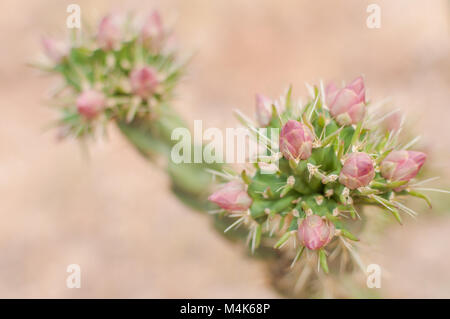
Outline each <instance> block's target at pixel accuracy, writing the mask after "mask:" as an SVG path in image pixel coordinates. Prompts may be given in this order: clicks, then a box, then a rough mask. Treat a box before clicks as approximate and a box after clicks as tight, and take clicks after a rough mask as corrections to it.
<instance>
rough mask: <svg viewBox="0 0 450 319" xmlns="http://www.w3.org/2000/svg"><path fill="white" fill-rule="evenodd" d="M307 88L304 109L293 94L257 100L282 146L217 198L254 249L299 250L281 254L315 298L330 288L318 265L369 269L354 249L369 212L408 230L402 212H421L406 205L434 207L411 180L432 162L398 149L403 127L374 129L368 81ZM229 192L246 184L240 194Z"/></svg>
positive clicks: (275, 145) (262, 119)
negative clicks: (420, 202) (408, 201)
mask: <svg viewBox="0 0 450 319" xmlns="http://www.w3.org/2000/svg"><path fill="white" fill-rule="evenodd" d="M309 89H310V93H311V100H310V101H308V103H306V105H304V106H301V105H294V103H293V101H292V97H291V89H289V90H288V92H287V94H286V96H283V97H282V99H281V102H280V101H270V100H268V99H267V98H266V97H263V96H262V95H258V96H257V99H256V112H257V115H256V118H257V122H258V123H259V127H266V128H276V129H279V130H280V133H279V140H278V141H276V140H275V141H273V140H272V142H268V144H267V148H268V151H269V152H271V154H270V156H260V157H259V158H258V159H257V161H256V162H257V163H256V164H255V165H254V168H253V169H252V170H243V171H242V173H241V174H240V176H239V175H237V176H234V177H232V181H230V182H229V183H228V184H226V185H225V187H223V188H222V189H219V190H218V191H217V192H216V193H214V194H212V195H211V196H210V200H211V201H212V202H214V203H216V204H217V205H218V206H220V207H221V208H222V209H223V212H222V213H223V214H225V215H226V216H232V217H235V218H237V219H236V222H235V223H234V224H233V227H238V226H241V225H245V226H246V227H247V228H248V230H249V235H248V242H249V246H250V247H251V249H252V250H253V251H254V250H255V249H256V248H257V247H258V246H260V245H265V246H267V245H268V244H270V245H272V246H273V247H274V248H275V249H280V248H283V247H291V248H288V249H283V250H282V252H283V253H282V254H284V255H288V256H291V261H292V264H291V268H294V269H295V268H296V264H300V266H299V268H298V269H299V270H300V272H301V274H300V275H299V277H300V278H299V279H298V281H297V279H295V281H297V286H299V285H300V286H302V287H303V288H305V289H307V288H308V287H309V288H311V289H313V288H314V286H316V287H315V288H316V290H317V289H318V288H317V285H316V284H314V279H320V278H322V280H325V281H326V280H327V279H323V275H321V274H320V271H319V270H318V269H317V267H319V265H320V267H319V269H320V268H321V269H322V271H323V272H324V273H329V272H331V273H332V274H331V275H336V274H337V273H338V269H341V270H342V269H344V270H346V269H347V270H348V269H353V268H355V267H354V265H358V264H359V265H360V266H361V261H360V259H359V257H358V255H357V252H356V250H355V248H354V247H353V243H354V242H355V241H358V238H357V236H356V232H359V230H358V228H360V227H358V220H359V219H362V218H364V216H363V215H362V213H363V212H362V209H363V208H364V207H365V206H367V205H376V206H378V207H380V208H381V209H382V211H384V212H386V213H388V214H390V215H392V216H393V217H394V218H395V219H396V220H397V221H398V222H399V223H401V222H402V217H401V215H402V213H407V214H411V215H415V214H416V213H415V212H414V211H413V210H412V209H410V208H408V207H406V206H405V205H404V204H403V203H402V202H401V201H402V200H401V198H402V197H404V196H408V195H410V196H416V197H420V198H422V199H425V200H426V201H427V203H428V204H430V202H429V200H428V198H427V197H426V196H425V195H424V194H422V193H420V192H419V191H418V190H417V189H415V186H414V182H412V181H413V179H414V178H415V177H416V175H417V173H418V172H419V170H420V168H421V167H422V165H423V164H424V162H425V159H426V155H425V154H424V153H421V152H416V151H409V150H407V148H408V147H409V146H408V145H406V147H402V146H400V145H399V132H400V129H399V127H395V128H393V129H391V130H386V129H384V128H383V126H381V125H374V123H377V121H379V119H376V118H375V117H374V116H373V115H372V114H370V113H369V112H368V110H370V105H369V103H367V102H366V99H365V87H364V82H363V79H362V78H361V77H359V78H357V79H355V80H354V81H353V82H351V83H350V84H349V85H347V86H345V87H344V88H338V87H337V86H335V85H334V84H330V85H328V87H327V88H326V90H325V89H324V87H323V85H321V86H319V87H315V88H312V87H309ZM239 117H240V120H241V121H242V122H243V123H244V125H246V126H247V127H248V128H249V129H250V131H251V132H260V130H258V127H257V125H255V124H254V123H253V122H252V121H251V120H249V119H248V118H246V117H245V116H242V115H240V116H239ZM258 134H261V133H256V137H257V138H261V136H258ZM264 138H265V139H266V140H270V139H269V138H268V137H267V136H266V137H264ZM263 153H265V154H267V152H263ZM267 158H271V159H272V162H269V163H268V162H267ZM261 163H263V164H264V165H260V164H261ZM268 164H269V165H270V164H272V165H276V167H277V169H276V170H275V172H274V173H273V174H265V173H264V172H263V171H262V169H261V167H265V166H267V165H268ZM230 185H241V186H239V190H238V191H237V190H236V188H235V187H231V186H230ZM244 185H245V186H246V190H245V188H244ZM380 214H382V212H380ZM360 224H363V222H360ZM288 243H291V245H288ZM305 252H306V256H305ZM348 256H352V258H351V259H347V257H348ZM329 265H331V267H329ZM316 266H317V267H316ZM316 269H317V270H316ZM283 271H286V272H288V270H283ZM364 271H365V270H364ZM286 275H287V276H288V274H286ZM278 276H280V274H278ZM327 277H328V278H329V277H330V276H327ZM280 278H281V277H279V278H278V280H279V279H280ZM336 278H338V277H336ZM311 279H312V281H311ZM295 281H294V282H295ZM291 284H292V286H293V285H294V284H293V283H291ZM322 288H323V287H322ZM313 295H314V293H313V292H310V293H308V294H307V296H313Z"/></svg>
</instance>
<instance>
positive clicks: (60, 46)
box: [42, 38, 69, 63]
mask: <svg viewBox="0 0 450 319" xmlns="http://www.w3.org/2000/svg"><path fill="white" fill-rule="evenodd" d="M42 46H43V47H44V51H45V54H46V55H47V56H48V57H49V59H50V60H52V61H53V62H55V63H59V62H61V61H62V59H63V58H64V57H66V56H67V54H68V53H69V48H68V46H67V45H66V44H65V43H64V42H61V41H56V40H54V39H51V38H42Z"/></svg>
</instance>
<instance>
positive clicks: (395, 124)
mask: <svg viewBox="0 0 450 319" xmlns="http://www.w3.org/2000/svg"><path fill="white" fill-rule="evenodd" d="M402 123H403V114H402V113H401V112H394V113H392V114H390V115H389V116H387V117H386V118H385V119H384V123H383V124H384V127H385V128H386V130H388V131H390V132H397V131H398V130H399V129H400V128H401V126H402Z"/></svg>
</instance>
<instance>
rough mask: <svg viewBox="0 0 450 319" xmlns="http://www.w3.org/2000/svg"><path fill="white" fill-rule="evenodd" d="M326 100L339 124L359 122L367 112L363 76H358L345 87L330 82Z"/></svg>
mask: <svg viewBox="0 0 450 319" xmlns="http://www.w3.org/2000/svg"><path fill="white" fill-rule="evenodd" d="M326 101H327V105H328V108H329V109H330V113H331V115H332V116H333V117H334V118H335V119H336V121H337V122H338V123H339V124H341V125H350V124H355V123H358V122H359V121H361V120H362V119H363V117H364V114H365V112H366V108H365V105H364V104H365V88H364V81H363V78H362V77H358V78H356V79H355V80H353V82H352V83H350V84H349V85H347V86H346V87H344V88H343V89H339V88H337V87H336V85H335V84H334V83H330V84H328V86H327V88H326Z"/></svg>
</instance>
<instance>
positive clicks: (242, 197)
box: [208, 180, 252, 211]
mask: <svg viewBox="0 0 450 319" xmlns="http://www.w3.org/2000/svg"><path fill="white" fill-rule="evenodd" d="M208 199H209V200H210V201H211V202H213V203H215V204H217V205H219V206H220V207H221V208H223V209H226V210H229V211H245V210H247V209H248V208H249V207H250V206H251V204H252V199H251V198H250V196H248V194H247V191H246V190H245V184H244V183H243V182H242V181H238V180H234V181H231V182H228V183H227V184H225V185H224V186H223V187H222V188H221V189H219V190H218V191H216V192H215V193H213V194H212V195H211V196H209V197H208Z"/></svg>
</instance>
